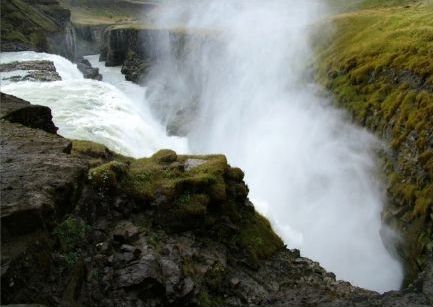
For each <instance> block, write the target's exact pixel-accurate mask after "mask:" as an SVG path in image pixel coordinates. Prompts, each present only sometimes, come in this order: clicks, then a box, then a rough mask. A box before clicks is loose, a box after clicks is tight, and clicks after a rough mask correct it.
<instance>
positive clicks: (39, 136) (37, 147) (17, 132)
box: [0, 122, 86, 239]
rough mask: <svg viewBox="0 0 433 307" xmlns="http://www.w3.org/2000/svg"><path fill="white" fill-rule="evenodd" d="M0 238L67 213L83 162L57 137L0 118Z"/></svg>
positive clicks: (78, 184)
mask: <svg viewBox="0 0 433 307" xmlns="http://www.w3.org/2000/svg"><path fill="white" fill-rule="evenodd" d="M1 130H2V134H1V147H0V150H1V166H0V168H1V174H2V176H1V194H2V202H1V222H2V239H7V238H8V237H9V236H13V235H17V234H23V233H28V232H30V231H32V230H35V229H38V228H44V227H46V226H47V225H49V224H51V223H52V222H53V220H52V218H53V216H55V215H56V214H61V213H63V212H68V211H70V210H71V206H73V203H74V201H73V200H74V198H75V197H76V194H77V193H78V191H79V189H80V185H81V183H80V181H81V180H82V178H83V176H84V175H85V168H86V167H85V165H83V163H82V162H81V161H80V160H79V159H77V158H73V157H71V156H70V155H69V154H68V153H69V151H70V149H71V143H70V141H69V140H66V139H64V138H62V137H60V136H58V135H55V134H53V133H48V132H45V131H43V130H40V129H32V128H28V127H25V126H23V125H21V124H18V123H10V122H1Z"/></svg>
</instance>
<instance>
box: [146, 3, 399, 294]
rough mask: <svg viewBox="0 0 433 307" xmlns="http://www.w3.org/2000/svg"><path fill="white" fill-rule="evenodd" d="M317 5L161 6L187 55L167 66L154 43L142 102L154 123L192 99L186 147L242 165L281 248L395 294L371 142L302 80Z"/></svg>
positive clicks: (395, 270)
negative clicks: (181, 34) (154, 62)
mask: <svg viewBox="0 0 433 307" xmlns="http://www.w3.org/2000/svg"><path fill="white" fill-rule="evenodd" d="M321 3H322V4H321ZM325 9H326V7H324V5H323V1H295V0H293V1H289V0H281V1H279V0H268V1H263V0H260V1H259V0H257V1H256V0H249V1H241V0H239V1H234V0H232V1H230V0H215V1H180V2H175V3H170V5H169V6H167V7H166V8H165V9H161V10H158V14H159V15H158V16H157V17H156V18H157V19H156V20H157V22H158V23H159V26H161V27H164V28H166V27H168V28H175V27H176V28H184V31H186V32H187V33H189V34H192V35H191V37H190V41H189V43H190V44H191V45H192V46H193V47H194V48H191V53H190V54H188V55H187V56H185V57H184V58H183V59H182V60H178V59H176V57H175V56H174V55H173V52H171V53H170V50H167V48H171V47H172V46H170V44H167V42H161V46H160V48H161V52H160V54H162V55H164V57H163V59H162V61H161V64H160V65H159V66H157V67H155V68H154V70H153V71H152V73H151V75H150V78H149V79H150V80H149V82H148V85H149V87H150V89H149V99H150V103H151V104H152V106H153V109H154V110H155V111H156V112H157V113H158V115H159V117H160V118H161V119H162V120H165V121H170V117H171V116H172V115H173V114H176V111H177V110H181V109H185V107H187V106H186V102H188V101H189V103H191V102H192V103H194V108H195V109H196V116H195V118H194V119H191V122H192V123H191V124H190V130H189V133H188V142H189V145H190V149H191V151H192V152H194V153H204V152H206V153H217V152H221V153H224V154H226V155H227V156H228V158H229V161H230V163H231V164H232V165H236V166H239V167H241V168H242V169H244V170H245V173H246V181H247V183H248V184H249V187H250V196H251V198H253V200H254V202H255V204H256V206H257V207H258V209H259V211H261V212H263V213H264V214H265V215H266V216H267V217H269V218H270V220H271V221H272V222H273V225H274V227H275V228H276V230H277V231H278V232H279V234H280V235H281V236H282V237H283V238H284V240H285V242H286V243H287V245H288V246H289V247H290V248H295V247H296V248H299V249H300V250H301V252H302V254H303V255H304V256H307V257H310V258H312V259H315V260H317V261H319V262H320V263H321V264H322V265H323V266H324V267H325V268H326V269H328V270H330V271H332V272H334V273H336V275H337V278H339V279H345V280H348V281H350V282H352V283H353V284H355V285H358V286H362V287H365V288H368V289H374V290H377V291H386V290H390V289H398V288H399V287H400V285H401V281H402V268H401V265H400V264H399V263H398V261H396V260H395V259H393V258H392V257H391V256H390V255H389V253H388V252H387V251H386V249H385V248H384V245H383V243H382V240H381V238H380V235H379V231H380V228H381V221H380V212H381V208H382V206H383V202H384V199H383V194H384V193H383V187H382V186H381V184H380V182H379V181H378V180H377V179H376V177H375V174H374V172H375V170H376V169H377V166H376V164H375V159H374V158H375V157H374V149H375V147H377V146H378V145H379V144H378V142H377V141H376V140H375V139H374V137H372V136H371V135H370V134H368V133H367V132H365V131H364V130H362V129H359V128H357V127H354V126H353V125H352V124H350V123H349V122H348V121H346V120H345V118H344V114H343V113H342V112H339V111H336V110H335V109H333V107H332V106H330V105H329V102H328V101H326V100H325V99H323V98H320V97H319V96H318V95H317V94H316V91H317V89H316V88H315V86H314V85H312V84H309V83H308V82H307V81H306V80H308V78H307V77H308V76H307V74H306V71H307V69H306V68H307V61H308V59H309V56H311V48H310V45H309V32H308V28H309V26H310V25H311V24H312V23H313V22H315V21H316V20H317V19H318V18H319V17H320V16H324V15H325V14H326V12H325ZM207 32H208V33H207ZM197 33H201V34H200V35H197ZM203 33H205V36H206V35H209V36H210V37H211V38H210V39H209V40H207V39H203ZM206 33H207V34H206ZM212 37H213V38H212ZM194 40H195V41H194ZM161 84H163V86H161Z"/></svg>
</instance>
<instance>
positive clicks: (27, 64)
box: [0, 60, 62, 82]
mask: <svg viewBox="0 0 433 307" xmlns="http://www.w3.org/2000/svg"><path fill="white" fill-rule="evenodd" d="M23 71H24V73H23ZM0 72H2V73H3V77H2V80H6V81H12V82H20V81H39V82H47V81H59V80H62V78H61V77H60V75H59V74H58V73H57V71H56V67H55V66H54V63H53V62H51V61H45V60H43V61H23V62H11V63H6V64H0Z"/></svg>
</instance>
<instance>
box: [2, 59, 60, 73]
mask: <svg viewBox="0 0 433 307" xmlns="http://www.w3.org/2000/svg"><path fill="white" fill-rule="evenodd" d="M14 70H45V71H51V72H55V71H56V67H55V66H54V63H53V62H51V61H45V60H40V61H22V62H11V63H5V64H0V72H9V71H14Z"/></svg>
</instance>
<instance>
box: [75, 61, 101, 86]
mask: <svg viewBox="0 0 433 307" xmlns="http://www.w3.org/2000/svg"><path fill="white" fill-rule="evenodd" d="M76 62H77V68H78V69H79V70H80V71H81V72H82V74H83V76H84V78H86V79H94V80H98V81H101V80H102V75H101V74H100V73H99V68H94V67H92V64H90V62H89V60H87V59H85V58H79V59H77V61H76Z"/></svg>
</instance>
